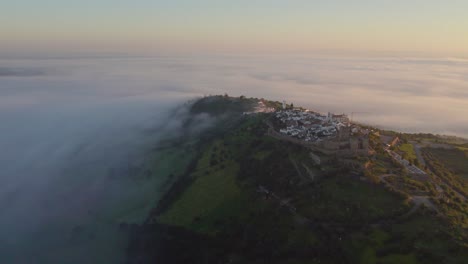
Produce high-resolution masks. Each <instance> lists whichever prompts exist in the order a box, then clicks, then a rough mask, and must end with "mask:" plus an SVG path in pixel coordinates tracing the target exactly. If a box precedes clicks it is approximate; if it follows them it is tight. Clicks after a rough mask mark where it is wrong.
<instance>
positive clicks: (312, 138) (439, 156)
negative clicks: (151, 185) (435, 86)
mask: <svg viewBox="0 0 468 264" xmlns="http://www.w3.org/2000/svg"><path fill="white" fill-rule="evenodd" d="M190 113H191V114H192V118H191V119H189V120H187V123H188V124H189V123H196V122H197V120H199V118H200V117H203V116H208V117H211V118H212V119H213V122H214V124H213V126H212V127H211V128H209V129H208V130H207V131H206V132H201V134H200V135H199V137H198V138H197V139H196V140H195V139H193V137H192V138H188V136H185V137H184V136H182V137H181V138H179V139H178V141H179V142H186V141H190V142H191V143H190V144H191V147H190V151H191V157H193V158H192V159H191V162H190V163H189V164H187V165H186V166H185V167H184V168H183V170H182V169H181V168H178V170H179V171H183V172H181V173H180V174H179V175H176V176H175V178H176V180H174V182H173V183H172V184H171V188H170V189H169V191H168V192H167V194H166V196H165V197H164V198H163V199H162V200H160V201H159V203H158V204H157V205H155V209H154V210H153V212H152V213H151V214H150V215H149V216H148V219H147V221H146V223H145V224H143V225H141V226H134V227H133V228H132V229H131V232H132V241H131V244H130V247H129V250H128V256H129V257H128V260H129V261H128V262H129V263H152V262H161V263H441V262H443V263H463V262H464V261H466V259H468V253H467V252H468V251H467V249H468V245H467V244H468V234H467V233H468V232H467V230H468V229H467V228H468V216H467V213H468V205H467V202H466V198H465V197H467V196H468V188H467V187H468V185H467V180H468V168H466V166H465V165H466V164H467V163H466V161H467V149H466V146H464V145H462V144H459V145H457V144H458V143H459V142H457V144H454V143H453V142H449V141H447V138H446V137H437V136H434V137H432V136H427V135H426V134H419V135H411V134H402V133H396V132H391V131H383V130H379V129H376V128H372V127H364V126H361V125H358V124H353V123H351V122H350V121H349V119H347V118H346V116H344V115H334V114H331V113H328V114H323V115H322V114H320V113H318V112H314V111H311V110H307V109H303V108H298V107H293V106H292V105H287V104H285V103H282V102H274V101H269V100H265V99H257V98H245V97H243V96H242V97H239V98H234V97H229V96H227V95H225V96H210V97H205V98H201V99H199V100H197V101H195V102H193V103H192V104H191V105H190ZM434 138H436V139H437V142H436V139H434ZM444 138H445V140H444ZM449 140H451V139H450V138H449ZM436 144H437V145H436ZM174 147H175V148H180V147H181V145H174ZM464 161H465V162H464Z"/></svg>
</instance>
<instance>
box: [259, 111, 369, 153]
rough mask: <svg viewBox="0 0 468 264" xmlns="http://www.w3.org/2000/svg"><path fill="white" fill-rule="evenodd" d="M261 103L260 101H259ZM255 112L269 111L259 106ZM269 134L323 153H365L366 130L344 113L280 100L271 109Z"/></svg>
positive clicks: (367, 149) (367, 141) (366, 149)
mask: <svg viewBox="0 0 468 264" xmlns="http://www.w3.org/2000/svg"><path fill="white" fill-rule="evenodd" d="M260 104H261V105H264V104H263V103H260ZM261 105H259V109H262V110H261V111H258V112H271V109H268V110H267V109H265V108H262V107H261ZM269 124H270V131H269V132H270V135H271V136H274V137H276V138H280V139H283V140H288V141H291V142H294V143H299V144H302V145H306V146H308V147H311V148H314V149H315V150H317V151H320V152H322V153H326V154H338V155H368V154H369V151H370V150H369V130H368V129H363V128H361V127H360V126H358V125H355V124H352V123H351V122H350V120H349V118H348V116H347V115H345V114H339V115H336V114H333V113H330V112H329V113H328V114H327V115H322V114H320V113H318V112H314V111H311V110H307V109H303V108H294V107H290V106H289V107H288V106H287V105H286V104H285V103H284V102H283V104H282V107H281V109H280V110H278V111H275V112H274V113H273V120H272V121H271V122H270V123H269Z"/></svg>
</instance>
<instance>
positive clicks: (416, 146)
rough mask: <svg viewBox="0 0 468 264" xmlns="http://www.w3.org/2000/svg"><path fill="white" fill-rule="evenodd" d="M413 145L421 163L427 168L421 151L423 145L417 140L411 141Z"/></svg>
mask: <svg viewBox="0 0 468 264" xmlns="http://www.w3.org/2000/svg"><path fill="white" fill-rule="evenodd" d="M410 143H411V144H412V145H413V148H414V152H415V153H416V157H417V158H418V161H419V164H420V165H421V166H422V167H423V168H425V167H426V161H425V160H424V158H423V156H422V153H421V145H419V144H418V143H416V142H410Z"/></svg>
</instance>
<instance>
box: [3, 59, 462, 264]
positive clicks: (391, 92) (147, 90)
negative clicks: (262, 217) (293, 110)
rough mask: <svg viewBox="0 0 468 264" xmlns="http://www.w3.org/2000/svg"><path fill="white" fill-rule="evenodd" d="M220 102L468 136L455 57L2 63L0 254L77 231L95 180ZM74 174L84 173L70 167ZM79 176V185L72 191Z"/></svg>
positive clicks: (459, 67)
mask: <svg viewBox="0 0 468 264" xmlns="http://www.w3.org/2000/svg"><path fill="white" fill-rule="evenodd" d="M224 93H228V94H229V95H233V96H239V95H246V96H248V97H263V98H267V99H272V100H280V101H282V100H286V101H287V102H288V103H289V102H293V103H294V104H295V105H301V106H304V107H307V108H310V109H313V110H316V111H321V112H328V111H332V112H336V113H348V114H351V113H352V112H355V114H354V118H355V120H358V121H361V122H365V123H369V124H373V125H377V126H380V127H384V128H390V129H399V130H402V131H408V132H431V133H439V134H450V135H458V136H464V137H468V125H467V124H468V60H463V59H456V58H407V57H406V58H405V57H385V58H382V57H361V58H356V57H337V56H269V57H266V56H264V57H262V56H190V57H176V56H172V57H148V58H142V57H139V58H81V59H80V58H74V59H34V60H27V59H21V60H13V59H9V60H0V255H1V254H9V256H13V257H12V258H13V259H14V257H15V252H16V253H17V255H24V254H25V251H24V249H22V248H21V247H22V246H23V245H26V244H28V242H27V241H25V240H28V241H29V242H30V241H31V240H33V241H37V240H38V239H39V237H42V236H43V235H44V232H42V233H41V230H45V229H47V230H49V229H48V228H49V227H50V225H51V224H52V223H54V221H58V219H63V216H64V215H65V216H66V215H69V216H70V218H71V217H73V221H72V220H70V219H68V220H70V221H72V222H74V223H78V224H79V222H80V219H79V217H77V215H76V212H77V211H79V210H83V204H85V205H86V204H88V203H89V201H87V200H86V197H85V196H86V195H89V190H92V191H91V193H92V194H93V195H95V194H96V193H99V192H104V191H105V188H103V186H105V184H102V182H101V181H100V179H101V178H100V177H99V176H100V173H101V174H102V173H104V172H105V171H106V170H107V169H109V168H110V167H112V166H115V164H116V163H122V162H128V161H127V160H128V159H132V158H134V157H136V156H138V155H139V154H141V153H144V151H145V150H147V149H148V148H151V147H152V146H153V145H154V144H156V142H157V140H158V138H159V137H160V136H161V133H162V132H164V133H166V134H167V132H168V131H169V130H171V131H174V132H175V131H177V130H178V129H179V127H180V126H179V125H178V123H177V122H175V121H174V120H173V118H172V119H171V118H168V117H169V116H170V113H172V112H171V111H172V110H173V109H174V107H177V106H178V105H182V104H183V103H184V102H185V101H186V100H189V99H192V98H196V97H199V96H203V95H210V94H224ZM148 131H151V133H149V132H148ZM82 167H86V168H88V169H86V170H74V169H75V168H82ZM71 170H74V172H73V173H69V172H70V171H71ZM76 177H85V178H86V177H87V178H86V179H87V180H85V181H81V182H80V187H79V188H78V187H77V188H74V186H70V184H71V183H73V182H74V181H73V179H74V178H76ZM103 197H104V198H101V199H105V196H103ZM53 199H54V200H55V201H51V200H53ZM57 200H60V201H59V202H58V201H57ZM84 201H86V202H87V203H85V202H84ZM60 221H62V220H60ZM46 227H47V228H46ZM48 232H49V233H50V232H54V230H53V229H52V231H48ZM38 234H41V235H40V236H39V235H38ZM49 235H50V236H53V234H49ZM57 241H58V240H57ZM109 243H110V244H112V241H109ZM55 246H56V245H55V244H53V243H52V244H50V247H55ZM49 249H50V248H49ZM36 250H37V249H36ZM44 250H47V246H44ZM12 252H13V253H12ZM36 253H37V252H36Z"/></svg>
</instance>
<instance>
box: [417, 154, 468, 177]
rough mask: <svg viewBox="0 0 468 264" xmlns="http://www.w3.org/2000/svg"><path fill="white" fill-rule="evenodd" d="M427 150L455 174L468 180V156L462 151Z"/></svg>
mask: <svg viewBox="0 0 468 264" xmlns="http://www.w3.org/2000/svg"><path fill="white" fill-rule="evenodd" d="M426 150H427V151H429V152H430V153H431V154H432V155H434V156H435V157H436V158H437V159H438V160H439V161H441V162H442V163H443V164H444V165H445V166H446V167H447V168H449V169H450V170H452V171H453V172H454V173H455V174H457V175H460V176H462V177H464V178H465V179H468V155H467V153H466V152H464V151H462V150H460V149H438V148H427V149H426Z"/></svg>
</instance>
